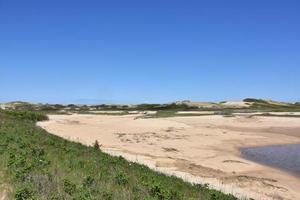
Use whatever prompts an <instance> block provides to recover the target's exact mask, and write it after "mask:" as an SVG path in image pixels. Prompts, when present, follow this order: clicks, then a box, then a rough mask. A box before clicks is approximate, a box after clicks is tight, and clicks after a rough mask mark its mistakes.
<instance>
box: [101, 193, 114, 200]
mask: <svg viewBox="0 0 300 200" xmlns="http://www.w3.org/2000/svg"><path fill="white" fill-rule="evenodd" d="M112 196H113V195H112V193H111V192H104V194H103V198H104V200H112Z"/></svg>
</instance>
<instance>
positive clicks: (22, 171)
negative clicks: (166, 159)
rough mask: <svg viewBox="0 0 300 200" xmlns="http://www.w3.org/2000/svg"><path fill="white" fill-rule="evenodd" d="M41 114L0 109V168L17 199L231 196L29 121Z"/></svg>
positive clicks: (215, 199)
mask: <svg viewBox="0 0 300 200" xmlns="http://www.w3.org/2000/svg"><path fill="white" fill-rule="evenodd" d="M44 119H46V117H45V116H43V115H41V114H37V113H31V112H26V113H22V112H21V113H20V112H17V111H10V112H3V111H0V171H1V173H2V174H4V175H5V179H6V180H7V182H8V184H9V185H10V186H11V190H12V191H11V193H10V194H9V199H17V200H26V199H27V200H69V199H73V200H99V199H104V200H112V199H116V200H132V199H133V200H134V199H136V200H140V199H141V200H155V199H156V200H193V199H194V200H195V199H201V200H233V199H236V198H235V197H233V196H232V195H225V194H223V193H221V192H219V191H216V190H211V189H208V187H207V186H205V185H192V184H190V183H187V182H184V181H183V180H181V179H179V178H176V177H169V176H166V175H163V174H160V173H158V172H154V171H152V170H150V169H149V168H148V167H146V166H143V165H140V164H136V163H131V162H128V161H126V160H124V159H123V158H122V157H113V156H110V155H108V154H106V153H103V152H102V151H101V150H99V149H97V148H94V147H87V146H84V145H82V144H79V143H75V142H70V141H67V140H64V139H62V138H60V137H57V136H54V135H51V134H49V133H47V132H46V131H44V130H42V129H41V128H38V127H37V126H36V125H35V122H36V121H37V120H44Z"/></svg>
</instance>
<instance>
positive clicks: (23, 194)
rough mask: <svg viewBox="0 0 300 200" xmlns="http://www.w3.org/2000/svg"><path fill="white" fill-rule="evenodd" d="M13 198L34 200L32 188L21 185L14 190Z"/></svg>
mask: <svg viewBox="0 0 300 200" xmlns="http://www.w3.org/2000/svg"><path fill="white" fill-rule="evenodd" d="M15 199H16V200H36V197H35V192H34V191H33V189H32V188H29V187H23V188H19V189H17V191H16V192H15Z"/></svg>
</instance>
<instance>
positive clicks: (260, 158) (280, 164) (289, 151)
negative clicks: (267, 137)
mask: <svg viewBox="0 0 300 200" xmlns="http://www.w3.org/2000/svg"><path fill="white" fill-rule="evenodd" d="M241 153H242V156H243V157H244V158H246V159H248V160H251V161H255V162H257V163H261V164H264V165H268V166H271V167H276V168H279V169H282V170H285V171H287V172H289V173H292V174H294V175H296V176H298V177H300V144H289V145H274V146H265V147H254V148H243V149H241Z"/></svg>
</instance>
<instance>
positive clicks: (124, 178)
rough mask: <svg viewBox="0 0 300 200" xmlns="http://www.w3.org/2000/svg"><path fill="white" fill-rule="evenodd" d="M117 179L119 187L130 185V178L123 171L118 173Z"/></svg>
mask: <svg viewBox="0 0 300 200" xmlns="http://www.w3.org/2000/svg"><path fill="white" fill-rule="evenodd" d="M115 179H116V182H117V184H119V185H126V184H127V183H128V176H127V175H126V174H125V173H124V172H121V171H120V172H118V173H117V175H116V177H115Z"/></svg>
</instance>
